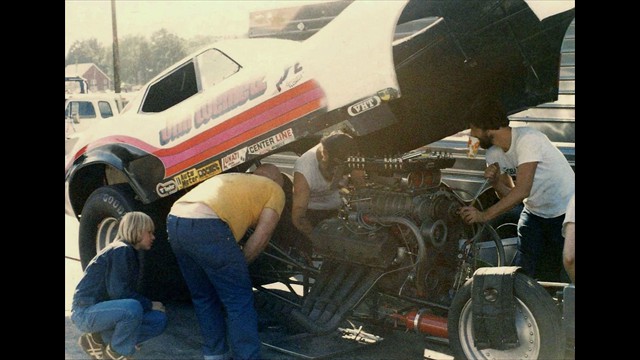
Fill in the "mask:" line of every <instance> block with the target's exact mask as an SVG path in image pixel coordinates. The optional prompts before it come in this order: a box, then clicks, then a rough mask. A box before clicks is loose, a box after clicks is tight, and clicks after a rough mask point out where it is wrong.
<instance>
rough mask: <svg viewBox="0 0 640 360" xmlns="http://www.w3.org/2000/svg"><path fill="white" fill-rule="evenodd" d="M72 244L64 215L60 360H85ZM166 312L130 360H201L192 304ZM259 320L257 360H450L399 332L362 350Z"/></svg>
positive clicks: (440, 348) (441, 349)
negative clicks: (75, 312)
mask: <svg viewBox="0 0 640 360" xmlns="http://www.w3.org/2000/svg"><path fill="white" fill-rule="evenodd" d="M77 238H78V222H77V221H76V220H75V219H74V218H72V217H69V216H67V215H65V311H64V321H65V359H88V356H87V355H86V354H85V353H84V352H83V351H82V349H81V348H80V347H79V346H78V344H77V340H78V337H79V336H80V335H81V332H80V331H79V330H78V329H77V328H76V327H75V326H74V325H73V324H72V323H71V319H70V310H71V301H72V298H73V291H74V289H75V286H76V284H77V283H78V281H79V280H80V278H81V276H82V268H81V266H80V261H79V255H78V245H77ZM165 306H166V309H167V316H168V318H169V322H168V326H167V329H166V330H165V332H164V333H162V334H161V335H160V336H158V337H155V338H153V339H150V340H149V341H147V342H145V343H144V344H143V345H142V348H141V349H140V351H138V352H137V353H136V354H135V355H134V358H135V359H138V360H142V359H149V360H151V359H153V360H161V359H174V360H179V359H198V360H199V359H202V358H203V356H202V350H201V346H202V338H201V336H200V333H199V329H198V324H197V321H196V318H195V313H194V311H193V306H192V305H191V303H190V302H169V303H166V304H165ZM259 316H260V324H261V326H260V338H261V340H262V343H263V347H262V355H263V357H264V358H265V359H282V360H294V359H333V360H347V359H350V360H351V359H355V360H392V359H403V360H409V359H427V358H429V359H451V357H450V356H449V355H448V354H449V349H448V346H446V344H443V343H438V342H435V341H433V340H431V339H429V338H428V337H426V336H425V335H422V334H416V333H414V332H409V331H406V330H404V329H396V330H384V331H382V330H376V331H377V332H376V333H375V334H374V335H376V336H379V337H381V338H383V340H381V341H378V342H376V343H372V344H363V343H360V342H357V341H355V340H350V339H346V338H344V337H343V334H342V333H340V332H338V331H336V333H332V334H329V335H326V336H312V335H310V334H306V333H301V334H291V333H289V332H287V331H286V330H285V329H284V327H283V326H281V325H278V324H277V321H274V320H275V319H273V318H271V317H270V314H264V313H260V314H259ZM363 330H365V331H367V330H369V329H366V328H365V329H363Z"/></svg>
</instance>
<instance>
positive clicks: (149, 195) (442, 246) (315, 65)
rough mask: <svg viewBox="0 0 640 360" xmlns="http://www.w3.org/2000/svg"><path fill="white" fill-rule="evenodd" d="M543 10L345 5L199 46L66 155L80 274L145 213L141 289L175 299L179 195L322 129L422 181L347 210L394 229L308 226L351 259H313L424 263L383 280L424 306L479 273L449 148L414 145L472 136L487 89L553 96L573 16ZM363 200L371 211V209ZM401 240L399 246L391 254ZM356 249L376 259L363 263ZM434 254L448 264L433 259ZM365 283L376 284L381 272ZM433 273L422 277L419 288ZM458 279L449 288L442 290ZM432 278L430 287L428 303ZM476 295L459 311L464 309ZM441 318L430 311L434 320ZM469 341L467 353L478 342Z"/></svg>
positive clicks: (537, 98)
mask: <svg viewBox="0 0 640 360" xmlns="http://www.w3.org/2000/svg"><path fill="white" fill-rule="evenodd" d="M540 3H544V2H527V1H523V0H502V1H498V2H496V1H468V0H449V1H441V0H437V1H429V0H421V1H418V0H411V1H384V2H383V1H379V2H372V1H353V2H348V3H346V6H345V7H344V9H343V10H342V11H341V12H340V13H339V15H337V16H335V18H333V19H332V20H331V21H330V22H329V23H327V24H326V25H324V26H323V27H322V28H321V29H320V30H318V31H317V32H316V33H315V34H313V35H312V36H310V37H309V38H307V39H305V40H302V41H295V40H285V39H273V38H259V39H256V38H250V39H236V40H226V41H219V42H216V43H214V44H211V45H209V46H205V47H203V48H201V49H199V50H197V51H195V52H193V53H192V54H190V55H188V56H187V57H185V58H184V59H182V60H180V61H178V62H177V63H175V64H174V65H172V66H171V67H169V68H168V69H166V70H165V71H163V72H162V73H160V74H159V75H158V76H156V77H155V78H154V79H152V80H151V81H150V82H149V83H147V84H146V85H145V86H144V87H143V88H142V89H141V90H140V95H139V96H138V97H137V98H135V99H133V100H132V101H131V102H129V104H128V105H127V106H126V107H125V108H124V110H123V111H122V113H121V114H120V115H119V116H114V117H113V118H112V119H110V121H105V122H102V123H99V124H96V125H94V126H91V127H90V128H89V129H87V130H85V131H82V132H80V133H78V136H77V137H76V138H75V139H74V143H73V144H72V145H73V146H72V147H71V148H70V151H69V152H68V154H66V155H65V213H67V214H69V215H71V216H75V217H76V218H78V219H79V222H80V227H79V239H78V242H79V250H80V257H81V263H82V266H83V267H84V266H86V265H87V264H88V262H89V261H90V260H91V259H92V258H93V256H95V254H96V253H97V251H99V250H101V249H103V248H104V247H105V246H107V244H109V243H110V242H111V241H113V238H114V236H115V230H116V228H117V226H116V224H117V222H118V219H119V218H120V217H121V216H122V215H123V214H124V213H126V212H128V211H132V210H140V211H144V212H146V213H148V214H149V215H151V216H152V218H153V219H154V222H155V224H156V229H157V231H156V241H155V242H154V247H153V248H152V249H151V250H150V251H148V252H145V253H144V255H142V256H143V257H142V258H141V263H142V269H143V271H142V272H143V273H142V278H141V283H140V288H141V289H140V290H141V291H142V292H143V293H149V294H153V296H154V297H155V298H158V297H161V298H168V297H174V296H180V295H183V296H184V295H185V294H187V293H188V291H187V289H186V287H185V285H184V281H183V280H182V278H181V275H180V272H179V269H178V267H177V264H176V262H175V258H174V257H173V254H172V253H171V250H170V246H169V244H168V242H167V239H166V231H164V229H165V221H166V215H167V213H168V211H169V209H170V207H171V205H172V204H173V202H174V201H175V200H176V199H177V198H178V197H180V196H182V195H183V194H185V193H186V192H187V191H189V190H190V189H191V188H192V187H193V186H195V185H197V184H199V183H200V182H202V181H205V180H206V179H209V178H211V177H213V176H216V175H217V174H220V173H223V172H244V171H247V170H249V169H251V167H252V166H254V165H256V164H258V163H260V162H261V161H262V160H263V159H264V158H265V157H267V156H271V155H274V154H276V153H280V152H293V153H298V154H300V153H302V152H304V151H305V150H307V149H309V148H311V147H312V146H314V145H315V144H317V141H318V138H319V136H320V135H321V134H322V133H323V132H325V131H327V130H328V129H331V128H333V127H342V128H347V129H349V131H350V132H351V133H352V134H354V135H355V139H356V141H358V142H359V145H360V146H359V148H360V150H361V151H362V153H361V154H358V160H362V162H361V163H362V164H363V165H364V166H365V168H369V169H370V170H371V171H375V172H379V173H380V175H381V176H382V177H388V178H389V179H390V180H397V179H396V178H395V176H394V175H393V174H391V173H392V172H394V171H395V170H398V171H399V172H402V176H403V179H405V177H406V179H405V180H407V181H403V182H402V183H403V184H406V183H408V184H410V185H411V186H414V187H415V188H411V189H408V190H407V189H406V188H402V189H381V188H371V189H362V191H360V192H358V193H357V194H356V195H357V196H359V199H354V200H357V201H354V204H353V205H354V207H357V206H365V207H364V208H362V211H369V210H371V209H374V210H375V209H378V210H384V211H385V212H386V213H385V214H387V215H380V214H378V215H376V216H372V217H371V219H377V220H378V221H380V222H386V221H395V222H396V224H395V225H394V226H393V227H392V228H391V227H389V226H376V225H373V224H365V223H362V221H365V219H363V218H361V217H358V216H357V214H354V215H353V216H352V217H351V216H350V217H348V218H346V219H331V220H332V221H331V222H330V223H328V224H327V226H326V227H322V228H321V229H318V231H317V233H318V236H319V237H321V238H326V240H327V241H325V242H322V241H321V242H319V245H320V246H323V244H324V245H327V244H331V245H337V246H349V249H348V250H349V251H348V252H341V251H335V249H329V248H324V249H319V251H320V250H321V251H326V256H327V258H330V257H336V258H337V260H336V261H341V262H344V261H345V260H349V257H351V258H352V259H353V260H354V261H355V262H354V264H352V265H350V266H348V267H349V268H350V267H351V266H356V267H358V266H360V267H361V270H360V271H359V272H362V273H367V271H366V270H364V269H368V268H369V267H370V266H369V265H371V264H368V262H376V263H375V264H374V267H375V268H376V269H377V270H375V271H380V269H381V268H386V267H387V266H389V264H391V266H397V265H398V264H399V263H405V264H406V265H407V266H406V267H403V269H402V270H404V271H409V268H410V267H412V266H416V265H419V266H418V268H417V270H416V271H415V272H411V271H409V272H410V273H409V274H402V275H406V277H405V278H400V276H401V274H400V273H397V272H394V274H397V275H398V276H397V277H396V278H395V279H392V280H393V281H392V282H391V283H387V284H386V285H387V286H388V288H387V290H391V292H393V291H395V293H396V294H397V288H396V286H401V288H402V289H405V290H407V291H410V292H411V294H410V296H411V298H413V299H416V298H417V297H422V298H421V299H419V300H420V303H423V304H433V303H435V302H440V301H442V299H444V298H448V296H449V295H450V294H451V293H455V290H457V289H459V288H460V286H462V284H463V283H464V282H465V280H466V279H467V278H468V277H469V276H471V275H473V271H471V270H473V269H475V268H473V267H467V266H464V267H460V266H458V265H459V264H458V263H457V262H458V259H459V258H458V257H457V256H456V254H458V251H459V250H460V249H459V240H462V239H459V238H458V236H463V235H464V234H465V233H468V232H469V231H468V230H469V229H467V228H466V227H465V225H464V224H461V222H460V219H459V216H457V217H456V216H454V215H452V214H455V209H456V208H459V207H460V206H461V205H462V204H463V203H464V200H463V199H460V197H459V196H457V195H456V194H455V193H454V192H453V191H452V190H451V189H450V188H448V187H447V186H444V185H442V184H440V170H441V169H446V168H449V167H451V166H452V163H454V162H455V161H453V160H454V159H452V158H450V157H448V156H446V155H445V156H440V155H438V154H435V155H434V154H421V153H409V152H411V151H412V150H414V149H416V148H419V147H421V146H424V145H425V144H431V143H433V142H436V141H438V140H442V139H444V138H446V137H448V136H451V135H454V134H457V133H459V132H461V131H463V130H465V129H466V128H467V121H466V117H465V115H466V113H467V111H468V110H469V108H470V107H471V104H472V103H473V102H474V101H475V99H476V98H477V97H478V96H480V95H482V96H491V97H495V98H496V99H499V100H500V101H501V102H502V104H503V105H504V107H505V109H506V110H507V112H508V113H509V114H516V113H518V112H520V111H523V110H525V109H529V108H532V107H535V106H538V105H540V104H544V103H549V102H553V101H555V100H557V98H558V86H559V85H558V78H559V74H560V69H559V64H560V57H561V47H562V43H563V38H564V36H565V34H566V32H567V28H568V27H569V25H570V23H571V21H572V20H573V19H574V18H575V8H574V7H573V6H569V7H566V8H561V9H556V10H555V11H553V12H550V13H547V14H545V15H543V16H540V13H539V11H537V10H539V9H536V7H537V6H539V5H540ZM567 3H571V2H567ZM563 4H564V2H563ZM399 29H400V30H402V31H400V32H399ZM407 30H409V31H407ZM374 49H375V50H374ZM405 155H406V156H405ZM405 161H406V163H405ZM353 164H354V166H357V165H358V164H359V162H355V163H353ZM409 180H410V181H409ZM418 190H419V191H418ZM285 193H287V194H289V195H290V191H285ZM414 200H415V201H414ZM372 202H375V203H376V206H377V207H375V206H374V207H367V206H368V205H367V204H369V205H370V204H371V203H372ZM415 204H419V205H420V206H416V205H415ZM414 207H415V208H414ZM414 210H415V211H417V212H418V213H419V215H420V216H418V217H417V218H413V219H411V220H409V219H408V218H405V217H398V216H395V215H397V214H398V213H400V212H404V213H405V215H407V216H409V215H411V214H413V212H412V211H414ZM413 215H415V214H413ZM413 215H412V216H413ZM282 220H283V221H284V220H286V219H285V218H284V217H283V219H282ZM342 220H353V221H360V222H361V223H360V225H359V226H362V229H363V231H360V232H356V233H355V234H353V236H349V235H348V234H347V235H345V234H342V233H341V232H342V231H344V229H345V227H344V226H342V223H341V221H342ZM354 226H355V225H354ZM390 229H391V230H390ZM365 230H367V231H371V236H369V235H366V234H365ZM478 234H482V230H480V231H479V232H478ZM280 235H282V234H280ZM284 235H286V234H284ZM398 236H400V238H399V239H398V238H397V237H398ZM475 238H476V237H475V236H474V237H473V238H469V239H467V240H471V239H475ZM329 240H330V241H329ZM413 240H415V241H416V242H413ZM494 240H495V244H496V245H495V248H496V249H501V250H500V251H499V253H498V254H497V255H498V256H497V259H498V260H497V265H498V266H500V265H504V264H505V263H504V260H505V256H504V249H502V242H501V241H500V239H498V240H496V239H495V238H494ZM369 241H371V242H369ZM398 241H399V242H403V241H404V242H407V244H408V245H407V246H401V247H400V248H396V247H397V246H396V242H398ZM410 241H411V244H409V242H410ZM272 242H273V243H277V242H278V241H277V240H276V239H272ZM376 244H380V245H381V246H376ZM314 245H315V244H314ZM427 248H428V249H429V251H427ZM434 248H435V249H434ZM360 249H367V250H368V251H372V252H383V253H384V254H380V255H382V256H371V257H369V256H367V254H364V255H363V253H362V252H360ZM465 249H469V247H465ZM431 250H434V251H433V252H432V251H431ZM445 250H446V251H445ZM448 250H451V251H448ZM463 250H464V249H463ZM443 251H444V252H443ZM465 251H466V250H465ZM442 254H445V255H446V256H444V257H442V260H446V263H443V264H441V263H440V260H438V261H436V262H434V261H432V260H434V259H432V257H433V256H437V257H436V258H438V256H439V255H442ZM349 255H353V256H349ZM416 255H417V258H415V256H416ZM345 256H347V258H345ZM413 260H415V261H413ZM287 261H291V260H290V259H288V260H287ZM293 261H295V259H294V260H293ZM288 264H292V263H291V262H288ZM287 266H288V265H287ZM425 266H426V267H425ZM433 266H436V268H429V267H433ZM438 267H441V268H438ZM270 268H271V269H272V270H273V267H270ZM327 269H328V268H327ZM505 270H506V269H505ZM513 271H514V269H510V270H509V273H510V274H511V273H513ZM255 274H258V275H260V274H263V275H264V274H266V272H265V271H261V272H256V273H255ZM368 274H369V275H367V276H368V277H369V278H370V280H371V281H374V282H375V281H376V279H377V276H373V277H372V275H371V274H373V273H368ZM505 274H506V272H505ZM370 275H371V276H370ZM427 275H429V276H428V278H429V281H425V282H422V281H421V280H426V278H427ZM432 275H433V276H435V277H432ZM486 275H487V276H494V275H491V274H486ZM454 277H455V279H456V280H455V281H453V278H454ZM256 279H257V280H256V281H258V280H259V276H258V277H256ZM287 279H288V277H287ZM416 279H420V281H417V282H416ZM518 279H521V280H522V281H520V280H519V281H518V282H517V283H516V285H517V286H519V285H518V284H520V285H522V284H524V283H526V284H529V283H530V282H528V281H525V280H526V277H521V276H518ZM329 280H330V279H329ZM471 280H473V279H472V278H469V281H471ZM284 281H286V279H284ZM395 281H398V282H395ZM431 281H433V283H431ZM454 283H455V284H456V285H455V286H456V287H455V288H450V287H448V286H449V285H452V284H454ZM336 284H337V283H336ZM362 284H367V286H369V285H371V286H373V284H370V283H368V282H367V283H365V282H362ZM405 285H406V286H405ZM414 285H415V286H414ZM432 285H433V286H434V287H435V288H437V289H436V291H434V292H433V293H431V294H428V295H426V296H425V292H427V290H431V286H432ZM527 286H529V285H527ZM313 289H314V288H312V291H313ZM460 289H461V288H460ZM467 289H468V287H467ZM360 290H362V291H363V292H366V291H367V290H368V288H362V289H360ZM450 291H451V292H450ZM520 291H523V292H525V293H520ZM540 291H542V292H544V290H538V295H539V293H540ZM526 292H527V290H522V289H521V288H519V287H518V289H517V292H516V293H515V295H514V297H515V296H518V297H519V298H518V300H523V302H524V303H525V304H526V305H527V306H525V307H526V308H529V303H528V302H529V301H530V299H532V297H530V296H529V295H530V294H528V293H526ZM361 294H363V293H360V292H356V293H354V294H353V298H352V299H349V301H343V302H342V303H343V304H345V306H346V307H345V306H342V307H339V308H340V313H337V314H335V315H336V316H338V318H337V320H340V319H341V317H342V316H343V315H344V314H347V313H348V312H349V311H350V310H351V309H350V308H348V306H351V305H354V304H355V303H357V301H358V299H359V295H361ZM466 294H467V295H469V294H470V293H468V292H467V293H466ZM536 296H537V295H536ZM533 298H535V296H534V297H533ZM316 299H317V298H316ZM334 300H336V301H337V302H340V301H339V300H340V299H334ZM511 300H513V298H512V299H511ZM469 301H470V300H469V299H468V298H467V299H465V298H461V300H460V302H459V305H460V308H461V309H467V310H465V311H466V312H463V313H464V314H466V315H469V314H470V312H469V311H468V309H469V307H468V306H467V305H468V304H469ZM545 301H546V303H545V304H546V305H540V306H543V309H542V310H540V311H542V318H541V319H539V321H541V322H544V321H546V320H544V319H546V318H549V317H550V316H547V315H549V314H548V312H555V311H556V310H554V309H555V306H553V305H549V301H551V300H549V301H547V300H545ZM438 307H439V309H440V310H442V309H447V305H438ZM538 308H539V306H538V305H533V308H529V309H530V310H531V314H532V316H538V315H540V313H538V310H537V309H538ZM527 311H529V310H527ZM545 314H547V315H545ZM310 315H311V314H306V313H298V315H297V318H298V320H299V321H300V322H301V323H302V324H304V325H305V326H306V327H307V328H308V330H310V331H318V332H323V331H326V330H327V329H330V328H332V327H333V326H335V325H336V324H337V322H335V321H333V320H332V321H331V322H330V323H324V324H320V323H314V321H313V319H310V318H309V316H310ZM405 315H406V316H405ZM425 315H426V314H425ZM458 315H460V314H458ZM415 316H417V317H415ZM420 316H422V312H420V313H415V314H413V315H409V314H403V315H402V319H400V320H402V321H405V322H406V323H407V324H414V326H415V324H416V323H417V322H418V317H420ZM414 317H415V321H413V320H411V319H413V318H414ZM452 318H453V317H452ZM471 318H472V317H470V316H465V317H464V319H471ZM443 321H444V323H446V319H445V320H443V319H442V318H439V323H440V324H442V323H443ZM461 321H463V320H461ZM464 321H467V320H464ZM544 327H545V328H546V325H545V326H544ZM467 328H468V327H467ZM551 328H556V326H555V325H554V326H551ZM541 329H542V328H541ZM519 330H520V329H519ZM541 331H542V330H541ZM450 333H453V331H451V332H450ZM439 334H440V336H441V335H442V332H440V333H439ZM460 334H462V335H465V336H466V335H468V334H467V333H464V334H463V333H460ZM460 334H458V335H460ZM556 335H558V334H556V333H555V332H551V333H550V334H547V335H545V336H544V337H543V339H544V340H543V341H542V342H540V341H538V340H539V339H538V340H536V343H535V346H534V347H535V349H533V350H531V351H533V352H532V353H531V354H533V353H536V354H538V353H539V354H540V356H541V357H543V355H544V354H545V353H547V354H548V352H553V349H557V346H556V345H557V344H555V340H554V339H556V338H558V336H556ZM469 339H471V338H469V337H467V338H466V339H465V341H464V342H463V343H462V345H461V346H462V347H464V348H467V347H473V342H472V341H468V340H469ZM520 350H522V351H523V352H524V353H527V352H528V351H529V350H527V349H526V348H525V349H519V350H518V351H520ZM473 351H474V352H476V351H479V352H481V353H482V352H484V351H485V350H479V349H474V350H473ZM513 356H515V354H511V356H510V357H513ZM523 356H524V354H523ZM517 357H520V354H518V355H517Z"/></svg>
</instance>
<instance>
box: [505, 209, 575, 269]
mask: <svg viewBox="0 0 640 360" xmlns="http://www.w3.org/2000/svg"><path fill="white" fill-rule="evenodd" d="M563 221H564V214H563V215H560V216H557V217H554V218H550V219H545V218H543V217H540V216H537V215H534V214H532V213H531V212H529V210H527V209H526V208H525V209H524V210H522V213H521V214H520V220H519V221H518V237H520V246H519V248H518V251H517V253H516V257H515V259H514V263H515V265H517V266H521V267H522V269H523V270H524V271H525V272H526V273H527V275H529V276H530V277H532V278H534V279H538V280H541V281H561V282H570V281H569V278H568V275H567V274H566V272H565V270H564V266H563V265H562V248H563V246H564V237H563V236H562V222H563Z"/></svg>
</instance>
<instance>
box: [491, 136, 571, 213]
mask: <svg viewBox="0 0 640 360" xmlns="http://www.w3.org/2000/svg"><path fill="white" fill-rule="evenodd" d="M486 159H487V164H493V163H495V162H498V163H499V164H500V170H501V171H502V172H503V173H505V172H506V173H507V174H509V175H511V176H513V175H517V168H518V165H520V164H524V163H528V162H537V163H538V167H537V168H536V173H535V176H534V178H533V185H532V186H531V193H530V194H529V197H528V198H526V199H524V201H523V203H524V206H525V208H526V209H527V210H529V211H531V212H532V213H533V214H535V215H538V216H540V217H543V218H547V219H548V218H554V217H556V216H560V215H562V214H564V213H565V212H566V210H567V205H568V204H569V199H570V198H571V195H572V194H573V193H574V192H575V186H576V175H575V173H574V172H573V170H572V169H571V166H570V165H569V162H568V161H567V159H566V158H565V157H564V155H563V154H562V152H560V150H558V148H557V147H556V146H555V145H553V143H551V141H549V139H548V138H547V136H546V135H545V134H543V133H541V132H540V131H538V130H535V129H532V128H528V127H515V128H512V129H511V147H510V148H509V150H508V151H507V152H504V151H502V149H501V148H500V147H498V146H495V145H494V146H492V147H491V148H489V149H488V150H487V154H486ZM516 181H517V179H516Z"/></svg>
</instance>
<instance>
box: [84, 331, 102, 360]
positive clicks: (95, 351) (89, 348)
mask: <svg viewBox="0 0 640 360" xmlns="http://www.w3.org/2000/svg"><path fill="white" fill-rule="evenodd" d="M101 340H102V339H101V338H100V336H99V335H98V336H95V335H94V334H92V333H86V334H82V335H81V336H80V338H79V339H78V345H80V347H81V348H82V350H84V352H86V353H87V355H89V356H90V357H91V359H98V360H101V359H104V357H103V356H104V344H103V343H102V341H101Z"/></svg>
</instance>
